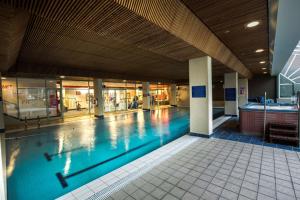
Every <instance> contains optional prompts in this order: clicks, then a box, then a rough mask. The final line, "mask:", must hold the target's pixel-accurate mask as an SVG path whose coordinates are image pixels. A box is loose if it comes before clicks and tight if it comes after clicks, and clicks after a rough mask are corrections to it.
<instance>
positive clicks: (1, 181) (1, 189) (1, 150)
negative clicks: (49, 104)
mask: <svg viewBox="0 0 300 200" xmlns="http://www.w3.org/2000/svg"><path fill="white" fill-rule="evenodd" d="M1 77H2V76H1V73H0V85H1V86H2V81H1ZM1 88H2V87H1ZM4 131H5V126H4V116H3V99H2V89H1V90H0V163H1V165H0V199H3V200H6V199H7V196H6V151H5V138H4V134H3V132H4Z"/></svg>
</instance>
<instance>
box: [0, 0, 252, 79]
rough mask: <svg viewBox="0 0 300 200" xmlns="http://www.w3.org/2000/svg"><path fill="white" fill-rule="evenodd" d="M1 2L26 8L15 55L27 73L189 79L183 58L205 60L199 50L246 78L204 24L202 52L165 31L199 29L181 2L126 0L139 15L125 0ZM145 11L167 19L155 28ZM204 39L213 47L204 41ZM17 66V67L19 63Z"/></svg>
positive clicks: (153, 19)
mask: <svg viewBox="0 0 300 200" xmlns="http://www.w3.org/2000/svg"><path fill="white" fill-rule="evenodd" d="M2 1H3V2H4V3H5V4H9V5H11V6H12V7H14V8H23V9H26V10H28V11H29V12H30V13H31V15H32V16H31V18H30V21H29V25H28V27H27V32H26V37H25V40H24V43H23V47H22V50H21V53H20V57H19V63H26V64H27V65H30V66H31V67H30V69H34V67H33V66H34V65H36V66H43V65H46V64H47V65H48V66H49V67H50V66H53V67H66V66H71V67H77V68H81V69H82V68H83V69H92V70H94V69H95V70H106V71H107V72H118V73H128V74H136V75H141V74H145V73H146V74H147V75H148V76H159V77H160V78H165V79H187V60H188V59H190V58H195V57H199V56H203V55H204V54H203V53H202V51H201V50H205V51H206V53H211V54H215V55H220V56H221V57H222V59H221V60H222V62H223V63H226V64H228V65H229V66H231V67H232V68H234V69H241V68H242V70H239V71H240V72H241V73H242V74H244V75H245V76H249V75H250V73H249V72H248V71H247V69H246V68H245V67H244V68H243V64H242V63H240V62H239V60H238V59H236V58H235V57H234V56H231V55H232V54H231V52H230V51H229V50H228V49H226V47H225V46H224V45H223V46H222V47H220V48H217V47H218V46H217V45H216V43H215V42H216V41H215V37H214V36H213V35H209V34H207V33H209V31H207V29H205V26H203V25H201V24H200V28H203V29H205V31H204V32H203V33H202V34H198V35H196V36H197V37H195V38H194V40H197V41H198V42H199V43H201V45H202V47H203V49H201V50H199V48H198V47H197V46H196V45H191V42H187V41H185V40H183V39H182V38H180V39H179V37H176V34H174V33H172V32H171V34H170V30H166V29H165V27H167V26H168V25H170V23H171V22H172V20H173V19H174V18H176V19H175V21H176V20H177V21H178V20H179V23H174V25H176V26H172V30H173V31H176V30H177V31H178V30H179V31H181V30H189V31H182V33H180V34H179V35H177V36H181V37H189V35H190V34H189V33H191V32H193V31H196V32H197V31H199V27H197V26H195V24H196V25H197V24H198V23H199V20H198V19H197V18H195V17H191V18H187V16H191V13H189V10H186V9H183V10H182V8H185V7H182V6H183V4H181V3H180V2H179V1H170V0H165V1H163V3H165V6H163V7H161V3H159V2H157V1H153V2H152V1H151V3H149V2H148V3H149V5H147V6H146V5H145V4H144V3H145V2H144V1H129V2H130V3H134V4H130V6H131V8H141V11H142V12H140V13H138V15H137V14H136V13H135V12H132V10H131V11H130V10H128V7H126V6H128V5H127V4H126V2H121V1H112V0H103V1H97V0H91V1H83V0H78V1H70V0H69V1H68V0H65V1H50V0H48V1H47V0H44V1H38V0H29V1H17V0H16V1H14V0H2ZM124 3H125V4H124ZM137 3H138V4H137ZM155 3H157V4H155ZM158 3H159V4H158ZM121 4H122V5H121ZM178 7H179V8H180V9H179V8H178ZM162 8H164V9H166V10H164V9H162ZM170 8H173V9H170ZM148 9H151V11H153V12H154V13H152V14H155V15H157V16H160V15H161V14H162V13H163V12H164V13H169V14H168V15H163V16H164V17H165V18H164V19H165V20H164V21H160V22H161V24H159V25H157V24H156V22H157V21H156V20H158V19H156V18H155V17H154V15H153V16H152V17H154V18H151V20H149V19H148V20H149V21H148V20H145V16H143V14H146V10H148ZM178 9H179V11H180V12H177V11H178ZM183 11H185V12H187V13H188V14H187V13H185V12H183ZM176 13H177V14H176ZM175 15H176V16H175ZM189 19H191V20H189ZM205 33H206V34H205ZM192 38H193V37H192ZM206 39H207V40H208V41H209V42H212V43H209V42H208V43H206V42H203V41H205V40H206ZM210 44H215V46H214V47H216V48H211V45H210ZM137 47H138V48H137ZM213 57H214V56H213ZM18 67H19V69H21V68H22V66H21V64H20V65H19V66H18ZM49 67H48V68H49ZM138 72H139V73H138Z"/></svg>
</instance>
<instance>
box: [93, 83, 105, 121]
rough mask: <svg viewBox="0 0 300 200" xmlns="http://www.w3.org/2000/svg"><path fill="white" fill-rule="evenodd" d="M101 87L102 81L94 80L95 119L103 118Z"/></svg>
mask: <svg viewBox="0 0 300 200" xmlns="http://www.w3.org/2000/svg"><path fill="white" fill-rule="evenodd" d="M102 93H103V87H102V79H94V96H95V102H94V103H95V106H94V113H95V114H94V115H95V117H99V118H103V117H104V106H103V94H102Z"/></svg>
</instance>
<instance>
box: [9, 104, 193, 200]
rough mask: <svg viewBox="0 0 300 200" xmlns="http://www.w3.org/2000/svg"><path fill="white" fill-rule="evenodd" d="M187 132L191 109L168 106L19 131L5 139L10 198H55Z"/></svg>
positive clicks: (10, 199)
mask: <svg viewBox="0 0 300 200" xmlns="http://www.w3.org/2000/svg"><path fill="white" fill-rule="evenodd" d="M188 131H189V110H188V109H183V108H169V109H162V110H156V111H151V112H142V111H141V112H137V113H130V114H124V115H118V116H113V117H108V118H105V119H104V120H98V119H96V120H85V121H80V122H76V123H70V124H66V125H61V126H53V127H49V128H43V129H39V130H33V131H28V132H27V133H26V134H21V135H20V134H19V135H18V136H21V137H19V139H7V140H6V154H7V158H6V159H7V188H8V199H9V200H23V199H26V200H27V199H30V200H36V199H38V200H40V199H43V200H47V199H54V198H56V197H59V196H61V195H63V194H65V193H67V192H70V191H72V190H74V189H76V188H78V187H80V186H82V185H84V184H86V183H88V182H90V181H92V180H94V179H96V178H98V177H100V176H102V175H104V174H106V173H109V172H111V171H112V170H114V169H116V168H118V167H120V166H122V165H124V164H126V163H128V162H130V161H132V160H134V159H136V158H138V157H140V156H142V155H144V154H146V153H148V152H150V151H152V150H154V149H156V148H158V147H160V146H162V145H164V144H166V143H168V142H170V141H172V140H174V139H176V138H178V137H180V136H182V135H184V134H185V133H187V132H188ZM23 136H26V137H23ZM28 136H29V137H28ZM7 137H8V136H7ZM9 137H12V135H9ZM126 152H127V153H126ZM58 177H62V179H61V181H59V178H58ZM63 186H65V187H63Z"/></svg>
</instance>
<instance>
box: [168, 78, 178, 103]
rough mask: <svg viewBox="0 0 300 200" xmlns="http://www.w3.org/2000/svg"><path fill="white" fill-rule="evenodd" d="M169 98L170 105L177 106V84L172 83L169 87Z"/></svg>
mask: <svg viewBox="0 0 300 200" xmlns="http://www.w3.org/2000/svg"><path fill="white" fill-rule="evenodd" d="M169 91H170V92H169V94H170V96H169V99H170V105H171V106H175V107H176V106H177V102H176V94H177V91H176V84H171V85H170V87H169Z"/></svg>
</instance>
